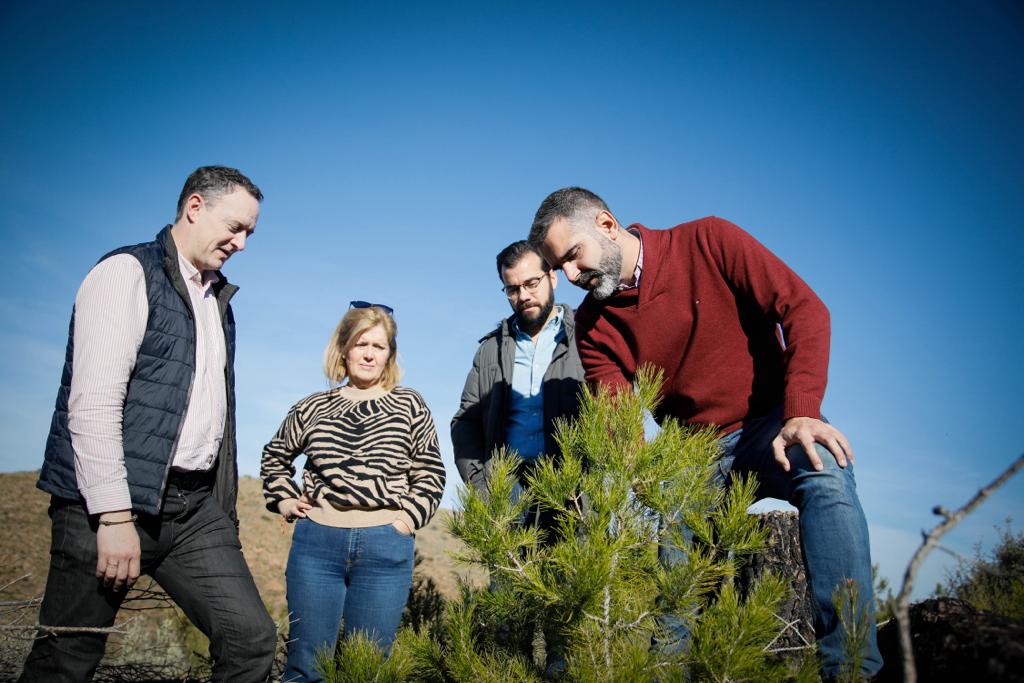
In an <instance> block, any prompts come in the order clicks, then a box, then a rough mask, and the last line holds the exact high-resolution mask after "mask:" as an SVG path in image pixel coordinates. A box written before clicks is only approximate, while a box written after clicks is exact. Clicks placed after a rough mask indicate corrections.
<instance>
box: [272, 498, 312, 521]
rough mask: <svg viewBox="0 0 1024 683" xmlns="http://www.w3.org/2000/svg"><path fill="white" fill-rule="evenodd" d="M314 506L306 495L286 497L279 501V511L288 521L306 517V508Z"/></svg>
mask: <svg viewBox="0 0 1024 683" xmlns="http://www.w3.org/2000/svg"><path fill="white" fill-rule="evenodd" d="M312 507H313V506H312V505H311V504H310V502H309V500H307V499H306V497H305V496H303V497H302V498H285V499H284V500H282V501H278V503H277V511H278V512H280V513H281V516H282V517H284V521H286V522H294V521H295V520H296V519H298V518H300V517H305V516H306V510H309V509H310V508H312Z"/></svg>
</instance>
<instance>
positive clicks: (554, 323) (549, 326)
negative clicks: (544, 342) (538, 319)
mask: <svg viewBox="0 0 1024 683" xmlns="http://www.w3.org/2000/svg"><path fill="white" fill-rule="evenodd" d="M562 313H563V312H562V305H561V304H555V308H554V315H552V316H551V319H550V320H548V321H547V322H546V323H544V327H543V328H542V329H541V332H542V333H543V332H547V331H555V332H557V331H559V330H561V329H562ZM512 334H513V336H515V338H516V339H523V338H526V339H532V337H531V336H530V335H528V334H526V333H525V332H523V331H522V330H520V329H519V318H516V317H515V316H513V317H512Z"/></svg>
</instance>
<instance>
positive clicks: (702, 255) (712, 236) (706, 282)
mask: <svg viewBox="0 0 1024 683" xmlns="http://www.w3.org/2000/svg"><path fill="white" fill-rule="evenodd" d="M630 229H635V230H638V231H639V234H640V239H641V240H642V241H643V250H644V263H643V272H642V274H641V276H640V286H639V287H638V288H635V289H628V290H623V291H620V292H617V293H615V294H613V295H612V296H611V297H609V298H608V299H606V300H605V301H597V300H596V299H594V297H593V296H590V295H588V296H587V297H586V298H585V299H584V300H583V303H582V305H581V306H580V309H579V311H578V312H577V314H576V339H577V344H578V346H579V352H580V358H581V360H582V361H583V368H584V370H585V371H586V376H587V380H588V381H590V382H592V383H604V384H608V385H611V386H612V387H613V389H615V390H618V389H620V388H623V387H630V386H631V385H632V383H633V379H634V374H635V372H636V369H637V368H638V367H639V366H641V365H643V364H645V363H653V364H654V365H656V366H658V367H660V368H662V369H663V370H664V372H665V385H664V390H663V391H664V400H663V401H662V404H661V406H660V407H659V409H658V411H657V413H656V414H655V418H656V419H657V420H658V422H661V420H662V418H664V417H666V416H672V417H675V418H677V419H679V420H682V421H684V422H687V423H690V424H713V425H718V427H719V428H720V429H721V431H722V433H728V432H731V431H734V430H736V429H739V428H740V427H742V426H743V421H744V419H745V418H748V417H757V416H760V415H764V414H766V413H768V412H770V411H771V410H772V409H774V408H776V407H777V406H779V405H781V406H782V419H783V420H786V419H789V418H790V417H797V416H807V417H815V418H820V417H821V401H822V398H823V397H824V394H825V384H826V381H827V376H828V352H829V315H828V309H826V308H825V305H824V304H823V303H822V302H821V300H820V299H819V298H818V297H817V296H816V295H815V294H814V292H813V291H811V288H810V287H808V286H807V284H806V283H805V282H804V281H803V280H801V279H800V278H799V277H798V276H797V274H796V273H794V272H793V271H792V270H790V269H789V268H788V267H787V266H786V264H784V263H783V262H782V261H781V260H780V259H779V258H778V257H777V256H775V255H774V254H772V253H771V252H770V251H768V249H766V248H765V247H764V246H763V245H761V244H760V243H759V242H758V241H757V240H755V239H754V238H753V237H751V236H750V235H748V234H747V233H746V232H744V231H743V230H741V229H740V228H739V227H737V226H735V225H733V224H732V223H730V222H728V221H726V220H723V219H721V218H716V217H709V218H702V219H700V220H696V221H692V222H690V223H683V224H682V225H678V226H676V227H674V228H672V229H670V230H649V229H648V228H645V227H644V226H642V225H633V226H630ZM778 325H781V327H782V334H783V339H785V346H783V344H782V342H781V341H780V339H779V334H778V327H777V326H778Z"/></svg>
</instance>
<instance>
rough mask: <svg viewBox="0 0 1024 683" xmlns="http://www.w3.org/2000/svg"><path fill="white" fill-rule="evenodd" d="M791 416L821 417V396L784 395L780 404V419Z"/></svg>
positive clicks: (817, 418) (783, 419) (786, 418)
mask: <svg viewBox="0 0 1024 683" xmlns="http://www.w3.org/2000/svg"><path fill="white" fill-rule="evenodd" d="M792 417H813V418H814V419H816V420H820V419H821V398H820V397H818V396H810V395H808V394H792V395H790V396H786V398H785V401H783V405H782V421H783V422H785V421H786V420H788V419H790V418H792Z"/></svg>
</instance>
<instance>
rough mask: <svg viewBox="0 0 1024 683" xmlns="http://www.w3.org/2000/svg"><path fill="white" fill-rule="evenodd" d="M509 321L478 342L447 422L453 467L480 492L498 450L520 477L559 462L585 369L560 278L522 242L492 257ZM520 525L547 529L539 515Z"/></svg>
mask: <svg viewBox="0 0 1024 683" xmlns="http://www.w3.org/2000/svg"><path fill="white" fill-rule="evenodd" d="M497 266H498V277H500V278H501V283H502V287H501V291H502V293H503V294H504V295H505V296H506V297H507V298H508V303H509V305H510V306H511V307H512V315H510V316H509V317H508V318H506V319H505V320H503V321H501V323H500V324H499V325H498V326H497V327H496V328H495V329H494V330H492V331H491V332H489V333H487V334H486V335H485V336H484V337H483V338H482V339H481V340H480V348H478V349H477V352H476V357H475V358H474V359H473V367H472V368H471V369H470V371H469V376H468V377H466V385H465V387H464V388H463V390H462V401H461V402H460V404H459V409H458V411H457V412H456V413H455V417H453V418H452V446H453V448H454V451H455V464H456V466H457V467H458V469H459V474H460V475H462V479H463V481H465V482H466V483H468V484H471V485H473V486H475V487H476V488H478V489H482V488H483V486H484V484H485V483H486V481H487V475H488V472H489V463H490V460H491V456H492V455H493V454H494V452H495V450H496V449H498V448H500V447H501V446H507V447H508V448H509V450H514V451H515V452H516V453H518V455H519V459H520V461H521V466H520V484H519V485H518V486H517V488H516V492H517V495H518V494H519V493H521V491H522V483H521V482H522V481H523V477H522V475H523V473H525V472H526V471H527V469H528V468H529V467H531V466H532V465H533V464H534V463H536V461H537V459H538V458H539V457H540V456H542V455H545V454H547V455H557V452H558V446H557V444H556V443H555V440H554V433H555V420H556V419H558V418H560V417H563V418H573V417H575V416H576V414H577V412H578V410H579V392H580V387H581V386H582V383H583V365H582V364H581V363H580V356H579V353H578V352H577V351H576V337H575V332H574V327H575V326H574V319H573V311H572V309H571V308H569V307H568V306H561V305H556V304H555V287H557V285H558V276H557V273H555V272H554V271H552V270H551V267H550V266H549V265H548V264H547V263H546V262H545V261H544V259H543V258H541V255H540V252H538V251H537V250H536V249H535V248H534V247H532V246H530V244H529V243H528V242H526V241H525V240H523V241H519V242H513V243H512V244H510V245H508V246H507V247H505V248H504V249H502V250H501V252H500V253H499V254H498V256H497ZM526 517H527V518H526V519H524V520H523V523H526V524H531V525H537V526H539V527H540V528H542V529H550V528H551V520H550V519H548V518H547V515H546V513H545V512H544V511H541V510H539V509H536V508H535V509H532V510H531V511H530V512H529V513H527V515H526Z"/></svg>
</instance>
